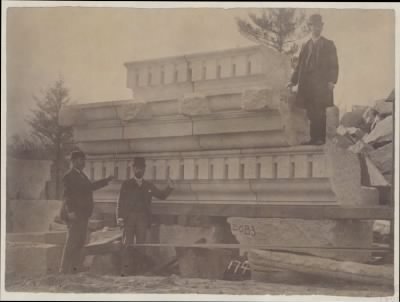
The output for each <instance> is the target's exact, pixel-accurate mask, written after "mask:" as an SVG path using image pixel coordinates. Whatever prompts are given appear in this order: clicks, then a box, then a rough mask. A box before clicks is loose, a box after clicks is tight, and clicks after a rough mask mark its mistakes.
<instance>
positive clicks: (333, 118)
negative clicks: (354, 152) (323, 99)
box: [326, 106, 339, 139]
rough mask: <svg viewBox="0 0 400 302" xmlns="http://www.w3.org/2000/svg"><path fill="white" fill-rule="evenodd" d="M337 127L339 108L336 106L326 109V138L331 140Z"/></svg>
mask: <svg viewBox="0 0 400 302" xmlns="http://www.w3.org/2000/svg"><path fill="white" fill-rule="evenodd" d="M338 126H339V108H338V107H336V106H332V107H328V108H326V137H327V138H328V139H330V138H333V137H334V136H335V135H336V128H337V127H338Z"/></svg>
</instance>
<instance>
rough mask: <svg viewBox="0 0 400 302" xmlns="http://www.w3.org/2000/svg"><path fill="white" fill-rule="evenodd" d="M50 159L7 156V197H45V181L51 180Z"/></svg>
mask: <svg viewBox="0 0 400 302" xmlns="http://www.w3.org/2000/svg"><path fill="white" fill-rule="evenodd" d="M51 167H52V162H51V161H50V160H22V159H13V158H7V198H9V199H31V200H34V199H45V198H47V197H46V196H45V195H46V183H47V182H49V181H50V180H51Z"/></svg>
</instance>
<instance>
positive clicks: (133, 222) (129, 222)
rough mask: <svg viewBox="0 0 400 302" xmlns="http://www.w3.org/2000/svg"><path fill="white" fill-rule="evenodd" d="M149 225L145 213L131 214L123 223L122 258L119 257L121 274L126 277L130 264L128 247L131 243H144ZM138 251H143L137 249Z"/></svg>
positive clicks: (130, 254)
mask: <svg viewBox="0 0 400 302" xmlns="http://www.w3.org/2000/svg"><path fill="white" fill-rule="evenodd" d="M148 225H149V217H148V215H147V214H146V213H142V212H132V213H130V214H129V215H128V217H127V218H126V219H125V222H124V230H123V234H122V256H121V274H122V275H126V274H128V273H129V271H130V265H131V263H132V260H133V259H131V256H132V253H130V248H129V246H130V245H132V244H133V243H145V242H146V234H147V229H148ZM137 250H138V251H139V250H140V251H143V250H144V249H141V248H138V249H137Z"/></svg>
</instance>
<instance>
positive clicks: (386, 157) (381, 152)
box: [368, 143, 394, 182]
mask: <svg viewBox="0 0 400 302" xmlns="http://www.w3.org/2000/svg"><path fill="white" fill-rule="evenodd" d="M368 156H369V158H370V159H371V161H372V162H373V163H374V164H375V166H376V167H377V168H378V169H379V171H380V172H381V173H382V175H383V176H384V177H385V179H386V180H388V181H389V182H390V180H391V175H393V171H394V169H393V143H390V144H386V145H384V146H383V147H380V148H378V149H374V150H371V151H369V152H368Z"/></svg>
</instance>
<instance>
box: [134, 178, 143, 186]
mask: <svg viewBox="0 0 400 302" xmlns="http://www.w3.org/2000/svg"><path fill="white" fill-rule="evenodd" d="M133 179H134V180H135V181H136V183H137V184H138V185H139V186H141V185H142V184H143V178H136V176H135V175H133Z"/></svg>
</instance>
